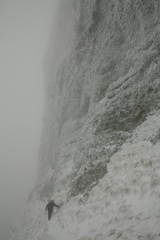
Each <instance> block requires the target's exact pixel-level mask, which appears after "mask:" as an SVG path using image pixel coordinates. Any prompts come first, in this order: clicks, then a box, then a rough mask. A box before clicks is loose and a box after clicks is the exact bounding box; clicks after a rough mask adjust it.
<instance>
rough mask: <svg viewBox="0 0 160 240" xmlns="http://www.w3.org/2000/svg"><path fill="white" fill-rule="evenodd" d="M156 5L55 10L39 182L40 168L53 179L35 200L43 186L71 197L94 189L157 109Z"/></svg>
mask: <svg viewBox="0 0 160 240" xmlns="http://www.w3.org/2000/svg"><path fill="white" fill-rule="evenodd" d="M159 4H160V3H159V2H158V1H140V0H137V1H125V0H123V1H113V0H112V1H109V0H108V1H106V0H91V1H71V0H70V1H68V2H62V3H61V6H60V8H59V16H57V19H58V20H57V22H58V29H57V32H56V38H53V39H51V43H50V45H53V46H50V48H49V52H50V55H51V56H49V61H50V62H49V64H48V66H47V70H46V72H47V83H46V85H47V86H46V89H47V100H46V113H45V122H44V132H43V135H42V148H41V163H40V168H41V170H40V175H43V173H44V175H46V168H47V169H48V167H51V168H53V171H54V174H53V175H52V174H51V179H49V182H48V183H47V185H46V186H45V191H43V188H41V190H40V191H41V192H42V193H41V194H42V195H44V196H46V194H49V195H50V194H52V193H51V191H50V190H49V193H46V189H47V188H48V185H50V184H51V187H52V188H53V189H52V191H53V190H54V193H55V192H57V191H60V189H64V188H65V189H66V190H67V192H66V193H65V195H66V194H69V195H71V196H75V195H77V194H79V193H82V192H85V191H87V189H90V188H91V186H92V185H95V184H97V183H98V180H99V179H100V178H102V177H103V176H104V175H105V174H106V173H107V172H108V170H107V164H108V162H109V161H110V157H111V156H112V155H113V154H114V153H115V152H117V151H118V150H119V149H120V148H121V145H122V144H123V143H124V142H125V141H126V139H127V138H128V137H130V136H131V135H132V132H133V130H134V129H135V128H136V127H137V126H139V125H140V124H141V123H142V122H143V121H145V119H146V117H147V116H148V114H149V113H150V112H153V111H154V110H157V109H159V107H160V101H159V97H160V95H159V77H160V62H159V53H160V40H159V39H160V28H159V27H160V25H159ZM72 5H73V6H72ZM67 6H68V9H67ZM61 12H62V13H63V14H61ZM57 15H58V14H57ZM53 43H55V45H54V44H53ZM51 49H54V51H51ZM66 169H67V170H66ZM64 184H65V185H66V186H65V187H64ZM68 191H70V192H68Z"/></svg>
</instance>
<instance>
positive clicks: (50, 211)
mask: <svg viewBox="0 0 160 240" xmlns="http://www.w3.org/2000/svg"><path fill="white" fill-rule="evenodd" d="M53 207H58V208H60V206H58V205H57V204H55V202H54V200H51V201H50V202H49V203H48V204H47V205H46V208H45V210H46V211H47V210H48V220H50V219H51V215H52V212H53Z"/></svg>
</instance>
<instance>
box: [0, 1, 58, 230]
mask: <svg viewBox="0 0 160 240" xmlns="http://www.w3.org/2000/svg"><path fill="white" fill-rule="evenodd" d="M55 1H56V0H0V226H2V225H1V223H2V220H3V224H4V222H5V221H6V222H8V221H10V222H11V221H12V218H15V216H16V217H17V214H18V215H19V214H22V209H23V208H24V204H25V201H26V199H27V197H28V195H29V192H30V191H31V189H32V188H33V185H34V183H35V181H36V177H37V159H38V149H39V144H40V134H41V130H42V112H43V102H44V93H43V91H44V89H43V85H44V84H43V81H44V75H43V69H42V62H43V58H44V55H45V53H46V48H47V44H48V41H49V36H50V34H51V29H52V20H53V15H54V9H55ZM19 207H20V208H19ZM18 208H19V210H18ZM0 230H1V229H0Z"/></svg>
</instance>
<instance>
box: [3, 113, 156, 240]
mask: <svg viewBox="0 0 160 240" xmlns="http://www.w3.org/2000/svg"><path fill="white" fill-rule="evenodd" d="M159 119H160V111H158V112H156V113H155V114H153V115H150V116H149V117H148V118H147V119H146V121H145V122H143V123H142V124H141V125H140V126H139V127H137V128H136V129H135V131H134V133H133V135H132V137H131V138H130V139H128V140H127V141H126V142H125V143H124V144H123V145H122V147H121V150H120V151H119V152H117V153H115V154H114V155H113V156H112V157H111V160H110V163H109V164H108V174H106V175H105V176H104V177H103V178H102V179H101V180H100V181H99V183H98V185H96V186H95V187H94V188H92V190H91V191H90V192H89V194H88V195H87V194H84V195H78V196H76V197H74V198H71V199H70V200H69V201H68V202H64V203H63V205H62V206H61V208H60V209H58V210H55V212H54V214H53V216H52V219H51V221H50V222H48V220H47V213H45V210H44V209H45V205H46V203H47V202H42V201H40V200H38V199H36V196H35V197H34V198H35V199H34V201H32V202H30V203H29V204H28V209H27V211H26V214H25V218H24V219H23V221H21V222H20V223H19V224H17V225H16V226H15V229H13V230H12V231H11V232H10V234H11V235H10V237H9V238H7V239H16V240H21V239H25V240H29V239H30V240H31V239H32V240H37V239H39V240H42V239H43V240H51V239H52V240H114V239H123V240H124V239H129V240H135V239H140V240H146V239H150V240H151V239H153V240H159V239H160V121H159ZM53 198H54V196H53ZM14 236H15V237H14Z"/></svg>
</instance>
